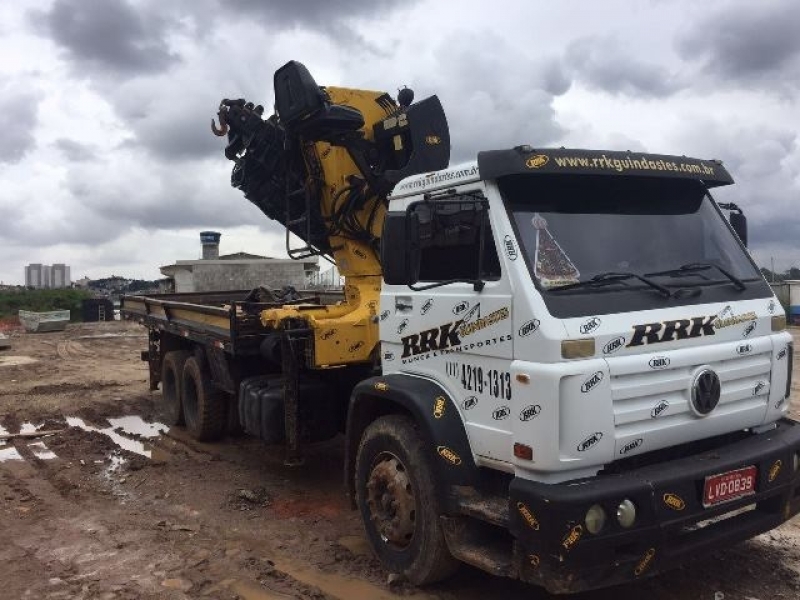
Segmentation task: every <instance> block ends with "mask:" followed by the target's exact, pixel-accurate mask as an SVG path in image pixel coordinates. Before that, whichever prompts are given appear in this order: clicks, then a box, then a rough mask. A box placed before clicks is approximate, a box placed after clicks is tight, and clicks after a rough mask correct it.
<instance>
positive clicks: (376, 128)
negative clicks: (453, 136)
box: [212, 61, 450, 368]
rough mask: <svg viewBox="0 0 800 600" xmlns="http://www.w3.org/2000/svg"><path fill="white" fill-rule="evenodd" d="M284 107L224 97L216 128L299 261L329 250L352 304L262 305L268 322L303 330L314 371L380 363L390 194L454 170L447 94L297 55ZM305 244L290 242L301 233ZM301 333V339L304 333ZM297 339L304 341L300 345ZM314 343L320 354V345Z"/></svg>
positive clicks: (234, 177)
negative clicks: (334, 82) (342, 81)
mask: <svg viewBox="0 0 800 600" xmlns="http://www.w3.org/2000/svg"><path fill="white" fill-rule="evenodd" d="M274 84H275V105H276V112H275V114H274V115H272V116H270V117H269V118H267V119H264V118H263V117H262V115H263V112H264V110H263V107H261V106H255V105H254V104H252V103H249V102H246V101H245V100H223V101H222V103H221V104H220V108H219V113H218V117H219V121H220V127H219V128H218V127H217V126H216V125H215V124H214V123H213V121H212V129H213V130H214V133H215V134H216V135H220V136H221V135H225V134H226V133H227V134H228V145H227V147H226V149H225V156H226V157H227V158H228V159H230V160H232V161H234V163H235V164H234V167H233V172H232V174H231V184H232V185H233V186H234V187H237V188H239V189H241V190H242V191H243V192H244V194H245V197H246V198H247V199H248V200H250V201H251V202H253V203H254V204H255V205H256V206H258V207H259V208H260V209H261V210H262V211H263V212H264V213H265V214H266V215H267V216H268V217H270V218H272V219H275V220H277V221H279V222H281V223H282V224H283V225H284V226H285V227H286V232H287V233H286V244H287V251H288V253H289V256H291V257H292V258H307V257H309V256H313V255H323V256H326V257H328V258H329V259H331V260H332V261H333V262H335V264H336V266H337V267H338V269H339V272H340V273H341V274H342V275H343V276H344V277H345V298H346V300H345V302H344V303H341V304H338V305H334V306H315V307H309V306H297V305H289V304H287V305H284V306H282V307H280V308H272V309H268V310H265V311H263V312H262V314H261V320H262V322H263V324H264V325H265V326H267V327H271V328H274V329H276V330H278V331H281V332H288V331H291V330H297V331H300V330H303V331H306V332H308V334H307V335H309V336H310V338H307V339H305V341H307V342H311V343H309V344H306V345H305V347H304V350H305V351H304V352H302V355H303V356H304V357H305V363H306V366H307V367H309V368H324V367H329V366H337V365H344V364H354V363H364V362H369V361H370V360H371V359H373V358H374V354H373V351H374V349H375V347H376V345H377V343H378V331H377V325H376V323H375V317H376V316H377V307H378V300H379V293H380V286H381V265H380V260H379V256H380V238H381V228H382V226H383V217H384V213H385V211H386V206H387V200H386V197H387V194H388V193H389V192H391V190H392V188H393V187H394V185H395V184H396V183H397V182H398V181H400V180H401V179H403V178H404V177H407V176H409V175H414V174H418V173H423V172H428V171H435V170H439V169H442V168H445V167H446V166H447V164H448V162H449V159H450V137H449V131H448V127H447V120H446V118H445V115H444V111H443V110H442V106H441V103H440V102H439V99H438V98H437V97H436V96H431V97H429V98H426V99H424V100H422V101H420V102H417V103H416V104H413V103H412V102H413V92H411V90H408V89H403V90H401V91H400V94H399V97H398V101H399V102H396V101H395V100H394V99H392V98H391V96H389V95H388V94H387V93H384V92H375V91H366V90H358V89H350V88H339V87H319V86H318V85H317V84H316V82H315V81H314V79H313V78H312V77H311V75H310V74H309V72H308V70H307V69H306V68H305V67H304V66H303V65H302V64H300V63H298V62H294V61H292V62H289V63H287V64H286V65H284V66H283V67H281V68H280V69H278V70H277V71H276V72H275V78H274ZM290 232H291V233H294V234H295V235H296V236H298V237H299V238H300V239H302V240H303V241H304V242H305V245H304V246H303V247H301V248H292V247H290V236H289V233H290ZM294 339H295V340H296V339H297V338H294ZM295 346H296V344H295ZM309 349H311V351H310V352H309V351H308V350H309Z"/></svg>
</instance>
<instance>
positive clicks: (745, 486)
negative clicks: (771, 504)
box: [703, 466, 758, 508]
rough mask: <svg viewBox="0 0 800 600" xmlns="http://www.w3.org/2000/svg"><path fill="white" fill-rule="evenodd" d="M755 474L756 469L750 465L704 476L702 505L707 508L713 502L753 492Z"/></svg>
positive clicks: (720, 502) (754, 489)
mask: <svg viewBox="0 0 800 600" xmlns="http://www.w3.org/2000/svg"><path fill="white" fill-rule="evenodd" d="M756 475H758V469H757V468H756V467H755V466H750V467H744V468H742V469H736V470H735V471H728V472H727V473H720V474H719V475H710V476H709V477H706V484H705V488H704V489H703V506H705V507H706V508H708V507H709V506H714V505H715V504H722V503H723V502H728V501H730V500H735V499H736V498H741V497H743V496H749V495H751V494H755V493H756Z"/></svg>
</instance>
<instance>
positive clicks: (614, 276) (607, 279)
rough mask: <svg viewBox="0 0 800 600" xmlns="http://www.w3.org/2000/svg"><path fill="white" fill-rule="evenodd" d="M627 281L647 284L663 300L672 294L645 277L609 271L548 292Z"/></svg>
mask: <svg viewBox="0 0 800 600" xmlns="http://www.w3.org/2000/svg"><path fill="white" fill-rule="evenodd" d="M627 279H638V280H639V281H641V282H642V283H644V284H647V285H648V286H649V287H651V288H653V289H654V290H656V291H658V293H659V294H661V295H662V296H664V298H669V297H671V296H672V292H670V291H669V290H668V289H667V288H665V287H664V286H663V285H659V284H657V283H656V282H655V281H652V280H651V279H648V278H647V277H646V276H643V275H637V274H636V273H617V272H614V271H609V272H608V273H600V274H599V275H595V276H594V277H592V278H591V279H587V280H586V281H579V282H577V283H568V284H566V285H559V286H556V287H554V288H550V289H549V290H548V291H549V292H560V291H565V290H574V289H576V288H581V287H600V286H604V285H611V284H613V283H620V282H622V281H626V280H627Z"/></svg>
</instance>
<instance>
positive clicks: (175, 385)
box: [159, 350, 191, 426]
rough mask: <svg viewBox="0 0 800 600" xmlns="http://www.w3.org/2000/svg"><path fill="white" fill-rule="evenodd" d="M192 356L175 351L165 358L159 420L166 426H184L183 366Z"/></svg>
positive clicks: (183, 351)
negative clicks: (182, 401) (182, 402)
mask: <svg viewBox="0 0 800 600" xmlns="http://www.w3.org/2000/svg"><path fill="white" fill-rule="evenodd" d="M190 356H191V353H189V352H186V351H185V350H173V351H171V352H167V354H166V355H165V356H164V362H163V363H162V364H161V404H160V406H159V419H160V420H161V421H163V422H164V423H165V424H167V425H170V426H173V425H183V406H182V404H181V376H182V374H183V365H184V364H185V363H186V360H187V359H188V358H189V357H190Z"/></svg>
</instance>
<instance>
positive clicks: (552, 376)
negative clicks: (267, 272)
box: [122, 62, 800, 593]
mask: <svg viewBox="0 0 800 600" xmlns="http://www.w3.org/2000/svg"><path fill="white" fill-rule="evenodd" d="M275 88H276V98H275V100H276V107H277V111H276V114H275V115H273V116H271V117H269V118H268V119H264V118H263V117H262V115H263V112H264V109H263V107H261V106H255V105H253V104H252V103H247V102H245V101H244V100H224V101H223V103H222V104H221V106H220V112H219V118H220V126H219V127H217V126H216V125H213V127H212V128H213V129H214V132H215V133H216V134H217V135H220V136H222V135H226V134H227V135H228V146H227V148H226V151H225V155H226V157H227V158H229V159H230V160H232V161H234V163H235V166H234V168H233V175H232V184H233V185H234V186H236V187H238V188H240V189H241V190H242V191H244V193H245V195H246V197H247V198H248V199H249V200H250V201H252V202H253V203H254V204H256V205H257V206H258V207H259V208H260V209H261V210H262V211H263V212H265V213H266V214H267V215H268V216H269V217H271V218H273V219H276V220H278V221H280V222H281V223H283V224H284V225H285V226H286V228H287V231H292V232H294V233H295V234H297V235H298V236H299V237H300V238H301V239H302V240H304V241H305V242H306V244H307V245H306V247H304V248H302V249H299V250H298V249H290V255H291V256H296V257H305V256H308V255H311V254H321V255H326V256H328V257H330V258H331V259H332V260H334V261H335V262H336V264H337V266H338V267H339V269H340V271H341V272H342V274H343V275H345V277H346V285H345V289H344V291H343V294H342V296H340V297H331V296H330V295H328V296H326V297H324V298H323V297H321V296H319V295H317V296H313V295H309V294H304V293H300V294H298V293H295V292H294V291H293V290H282V291H280V292H275V291H271V290H263V289H262V290H254V291H252V292H250V293H248V292H247V291H244V292H238V293H237V292H215V293H214V294H194V295H192V294H188V295H170V296H161V297H159V296H153V297H144V298H143V297H129V298H123V302H122V314H123V316H124V317H125V318H128V319H137V320H139V321H141V322H142V323H144V324H146V325H147V327H148V328H149V330H150V344H149V348H148V350H147V351H146V352H144V353H143V356H142V357H143V359H144V360H147V361H148V362H149V364H150V385H151V388H152V389H156V388H157V387H158V386H159V385H161V386H162V398H163V402H164V405H165V408H166V411H165V412H166V414H168V415H169V420H170V423H171V424H180V423H182V422H185V424H186V426H187V428H188V430H189V432H190V433H191V434H192V435H194V436H195V437H196V438H197V439H202V440H210V439H214V438H217V437H220V436H221V435H222V434H223V433H224V432H225V430H226V427H227V428H228V429H229V430H235V429H238V428H239V427H241V428H243V429H244V430H245V431H247V432H248V433H250V434H252V435H256V436H259V437H261V438H262V439H264V440H265V441H267V442H270V443H278V442H280V443H285V445H286V448H287V463H289V464H301V462H302V461H301V458H302V457H301V452H300V447H301V444H302V443H303V442H306V441H314V440H320V439H327V438H330V437H332V436H333V435H336V434H337V432H341V433H344V436H345V439H344V445H345V456H344V463H345V464H344V481H345V486H346V489H347V492H348V493H349V495H350V497H351V498H352V499H353V506H354V507H357V509H358V510H359V511H360V513H361V516H362V520H363V523H364V527H365V531H366V534H367V538H368V540H369V542H370V544H371V546H372V548H373V550H374V552H375V554H376V555H377V557H378V558H379V559H380V560H381V562H382V563H383V564H384V565H385V567H386V568H387V569H388V570H390V571H393V572H397V573H403V574H404V575H406V576H407V577H408V579H409V580H411V581H412V582H414V583H416V584H425V583H429V582H432V581H436V580H439V579H443V578H445V577H447V576H448V575H449V574H451V573H452V572H453V571H454V569H455V568H456V567H457V565H458V563H459V561H461V562H466V563H470V564H472V565H474V566H477V567H479V568H482V569H485V570H486V571H489V572H491V573H494V574H497V575H500V576H507V577H513V578H519V579H522V580H524V581H528V582H532V583H535V584H538V585H542V586H544V587H545V588H547V589H548V590H550V591H552V592H559V593H566V592H574V591H579V590H584V589H590V588H596V587H602V586H606V585H613V584H617V583H622V582H625V581H631V580H635V579H637V578H640V577H645V576H650V575H652V574H654V573H657V572H660V571H663V570H666V569H669V568H671V567H673V566H675V565H677V564H680V563H681V562H685V561H688V560H692V559H693V558H694V557H695V556H697V555H698V554H699V553H702V552H706V551H710V550H714V549H719V548H723V547H726V546H728V545H729V544H731V543H733V542H736V541H740V540H744V539H747V538H750V537H752V536H754V535H756V534H758V533H761V532H764V531H767V530H769V529H772V528H774V527H776V526H778V525H779V524H781V523H783V522H784V521H786V520H788V519H790V518H792V517H793V516H794V515H796V514H797V513H798V512H800V426H798V424H797V423H796V422H795V421H793V420H791V419H789V418H788V417H787V410H788V399H789V393H790V390H791V373H792V360H793V355H794V352H793V346H792V338H791V335H790V334H789V333H788V332H787V331H786V318H785V315H784V311H783V308H782V307H781V305H780V304H779V303H778V301H777V300H776V298H775V296H774V295H773V293H772V291H771V289H770V287H769V286H768V285H767V283H766V281H765V280H764V278H763V277H762V275H761V273H760V272H759V270H758V268H757V267H756V265H755V264H754V263H753V261H752V259H751V258H750V256H749V255H748V253H747V250H746V247H745V246H746V239H747V235H746V220H745V219H744V216H743V215H742V214H741V211H740V210H739V209H738V207H736V206H735V205H724V206H723V208H724V209H725V210H728V211H730V217H729V218H730V221H729V220H728V219H726V218H725V215H724V214H723V212H722V210H721V207H720V205H718V204H717V203H716V202H715V201H714V200H713V198H712V197H711V193H710V190H712V189H713V188H714V187H716V186H721V185H727V184H730V183H732V179H731V177H730V175H729V174H728V172H727V171H726V170H725V168H724V167H723V166H722V164H721V163H719V162H716V161H703V160H695V159H690V158H686V157H676V156H661V155H653V154H642V153H635V154H634V153H629V152H610V151H606V152H603V151H587V150H568V149H563V148H562V149H541V148H532V147H529V146H517V147H514V148H511V149H507V150H498V151H489V152H482V153H479V154H478V157H477V161H475V162H472V163H468V164H464V165H459V166H455V167H449V168H447V164H448V162H449V133H448V130H447V123H446V120H445V118H444V113H443V111H442V109H441V105H440V104H439V102H438V100H437V99H436V98H435V97H431V98H428V99H425V100H423V101H421V102H419V103H417V104H412V101H413V94H412V93H411V92H410V90H403V91H402V92H401V96H400V97H399V98H398V102H397V103H396V102H395V101H394V100H393V99H392V98H391V97H389V96H388V94H382V93H380V92H367V91H363V90H351V89H347V88H320V87H318V86H317V85H316V83H315V82H314V80H313V78H311V76H310V74H309V73H308V71H307V70H306V69H305V68H304V67H303V66H302V65H300V64H299V63H294V62H292V63H289V64H287V65H286V66H284V67H282V68H281V69H279V70H278V72H276V75H275ZM288 239H289V238H288V235H287V246H288Z"/></svg>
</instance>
